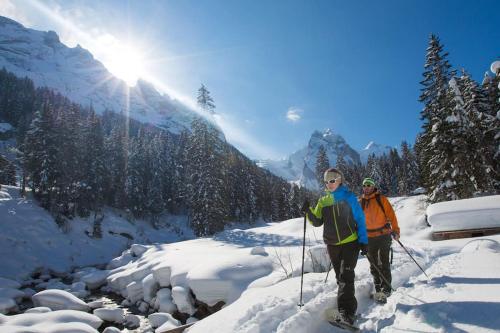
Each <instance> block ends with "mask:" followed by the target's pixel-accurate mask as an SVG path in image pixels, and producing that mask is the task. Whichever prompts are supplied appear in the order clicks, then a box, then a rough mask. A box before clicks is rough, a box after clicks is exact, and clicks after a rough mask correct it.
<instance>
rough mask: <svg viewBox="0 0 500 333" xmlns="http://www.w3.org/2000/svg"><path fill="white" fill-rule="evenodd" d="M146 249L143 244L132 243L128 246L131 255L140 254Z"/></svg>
mask: <svg viewBox="0 0 500 333" xmlns="http://www.w3.org/2000/svg"><path fill="white" fill-rule="evenodd" d="M147 250H148V247H147V246H145V245H141V244H132V246H131V247H130V251H132V255H133V256H134V257H140V256H142V254H143V253H144V252H146V251H147Z"/></svg>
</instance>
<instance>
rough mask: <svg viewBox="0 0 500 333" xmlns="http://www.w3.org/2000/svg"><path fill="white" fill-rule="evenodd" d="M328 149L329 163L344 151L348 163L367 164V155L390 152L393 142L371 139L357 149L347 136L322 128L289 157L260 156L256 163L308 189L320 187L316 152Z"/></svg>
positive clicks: (333, 163)
mask: <svg viewBox="0 0 500 333" xmlns="http://www.w3.org/2000/svg"><path fill="white" fill-rule="evenodd" d="M320 146H323V147H325V149H326V154H327V156H328V160H329V161H330V165H335V164H336V162H337V158H338V156H339V155H340V154H341V155H343V156H344V159H345V161H346V162H347V163H351V164H352V163H363V164H366V162H367V160H368V156H370V155H372V154H375V156H382V155H384V154H386V155H388V154H389V151H390V150H391V147H390V146H386V145H381V144H377V143H374V142H373V141H372V142H370V143H369V144H368V145H367V146H366V147H365V148H364V149H363V150H360V151H356V150H354V149H353V148H352V147H351V146H349V144H348V143H347V142H346V141H345V140H344V138H343V137H342V136H341V135H338V134H335V133H333V131H332V130H331V129H326V130H324V131H323V132H320V131H314V133H313V134H312V135H311V138H310V139H309V143H308V144H307V146H306V147H304V148H301V149H299V150H297V151H296V152H294V153H293V154H291V155H290V156H289V157H287V158H284V159H281V160H260V161H257V165H259V166H260V167H261V168H264V169H267V170H269V171H271V172H272V173H274V174H275V175H277V176H279V177H281V178H284V179H286V180H288V181H290V182H293V183H296V184H297V185H300V186H304V187H306V188H308V189H313V190H314V189H318V188H319V187H318V186H319V185H318V183H317V181H316V177H315V175H314V173H315V170H316V156H318V151H319V147H320Z"/></svg>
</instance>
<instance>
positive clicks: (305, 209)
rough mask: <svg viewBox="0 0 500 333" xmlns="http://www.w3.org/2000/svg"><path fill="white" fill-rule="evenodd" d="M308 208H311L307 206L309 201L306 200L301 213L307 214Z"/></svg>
mask: <svg viewBox="0 0 500 333" xmlns="http://www.w3.org/2000/svg"><path fill="white" fill-rule="evenodd" d="M309 207H311V205H310V204H309V200H307V199H306V200H304V204H303V205H302V209H301V211H302V212H303V213H307V212H309Z"/></svg>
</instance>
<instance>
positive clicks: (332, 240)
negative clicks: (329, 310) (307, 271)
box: [302, 168, 368, 324]
mask: <svg viewBox="0 0 500 333" xmlns="http://www.w3.org/2000/svg"><path fill="white" fill-rule="evenodd" d="M323 178H324V181H325V186H326V192H327V193H326V195H325V196H323V197H321V198H320V199H319V200H318V203H317V204H316V207H315V208H314V209H313V208H311V207H310V205H309V202H308V201H307V200H306V201H305V202H304V206H303V207H302V209H303V211H304V213H305V214H306V216H307V219H308V220H309V222H310V223H311V224H312V225H313V226H315V227H319V226H321V225H323V226H324V227H323V240H324V242H325V244H326V245H327V250H328V255H329V256H330V260H331V262H332V265H333V268H334V270H335V277H336V278H337V284H338V291H337V293H338V294H337V295H338V297H337V306H338V311H339V313H340V315H341V316H342V319H343V320H345V321H346V322H348V323H350V324H353V323H354V320H355V318H356V309H357V307H358V302H357V300H356V296H355V294H354V268H355V267H356V263H357V261H358V254H359V251H360V250H361V254H362V255H366V253H367V249H368V236H367V232H366V224H365V215H364V213H363V209H362V208H361V206H360V205H359V202H358V199H357V197H356V195H354V193H352V192H351V191H350V190H349V189H348V188H347V187H346V186H345V185H344V176H343V174H342V172H340V171H339V170H338V169H335V168H330V169H328V170H326V171H325V173H324V177H323Z"/></svg>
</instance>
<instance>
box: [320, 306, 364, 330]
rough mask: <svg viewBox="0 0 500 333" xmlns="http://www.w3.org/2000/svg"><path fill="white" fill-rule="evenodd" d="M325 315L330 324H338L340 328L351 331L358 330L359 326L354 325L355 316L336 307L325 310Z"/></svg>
mask: <svg viewBox="0 0 500 333" xmlns="http://www.w3.org/2000/svg"><path fill="white" fill-rule="evenodd" d="M325 316H326V319H327V321H328V322H329V323H330V325H333V326H336V327H338V328H341V329H344V330H348V331H351V332H358V331H359V327H357V326H355V325H354V321H355V320H356V317H355V316H349V315H346V314H344V313H341V312H339V311H337V310H335V309H328V310H326V311H325Z"/></svg>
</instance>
